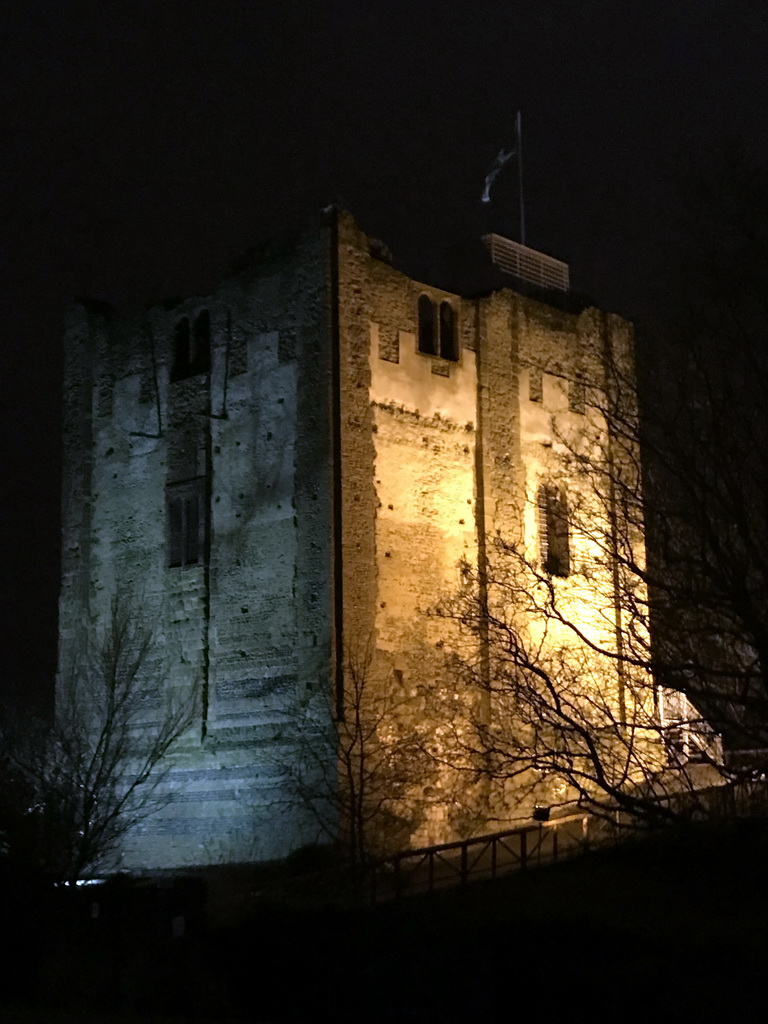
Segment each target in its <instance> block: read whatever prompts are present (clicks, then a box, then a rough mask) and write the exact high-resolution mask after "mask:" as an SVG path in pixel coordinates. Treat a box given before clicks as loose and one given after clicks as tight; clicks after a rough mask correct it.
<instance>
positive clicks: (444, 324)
mask: <svg viewBox="0 0 768 1024" xmlns="http://www.w3.org/2000/svg"><path fill="white" fill-rule="evenodd" d="M440 355H441V356H442V357H443V359H452V360H453V361H454V362H456V360H457V359H458V358H459V339H458V337H457V334H456V313H455V312H454V309H453V306H452V305H451V304H450V302H441V303H440Z"/></svg>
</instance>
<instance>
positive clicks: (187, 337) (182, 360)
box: [171, 309, 211, 380]
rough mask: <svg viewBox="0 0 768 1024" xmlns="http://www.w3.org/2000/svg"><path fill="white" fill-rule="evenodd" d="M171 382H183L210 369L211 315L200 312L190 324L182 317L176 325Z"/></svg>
mask: <svg viewBox="0 0 768 1024" xmlns="http://www.w3.org/2000/svg"><path fill="white" fill-rule="evenodd" d="M173 357H174V358H173V370H172V372H171V380H183V379H184V378H185V377H194V376H196V375H197V374H199V373H207V372H208V371H209V370H210V368H211V315H210V313H209V312H208V310H207V309H203V310H201V311H200V312H199V313H198V314H197V316H196V317H195V319H194V323H190V320H189V317H186V316H183V317H182V318H181V319H180V320H179V321H178V322H177V324H176V327H175V330H174V343H173Z"/></svg>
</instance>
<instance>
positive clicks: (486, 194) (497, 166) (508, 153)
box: [480, 111, 520, 203]
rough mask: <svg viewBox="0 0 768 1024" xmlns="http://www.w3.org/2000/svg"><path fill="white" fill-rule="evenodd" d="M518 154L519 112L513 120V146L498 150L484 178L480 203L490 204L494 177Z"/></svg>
mask: <svg viewBox="0 0 768 1024" xmlns="http://www.w3.org/2000/svg"><path fill="white" fill-rule="evenodd" d="M519 152H520V111H518V112H517V116H516V118H515V145H514V146H512V148H511V149H500V150H499V153H498V156H497V157H496V159H495V160H494V161H493V163H492V164H491V169H490V171H488V173H487V174H486V176H485V188H484V189H483V194H482V196H481V198H480V202H481V203H490V201H491V185H493V183H494V181H495V180H496V175H497V174H498V173H499V171H500V170H501V168H502V167H503V166H504V164H505V163H506V162H507V160H509V159H510V157H513V156H515V155H516V154H519Z"/></svg>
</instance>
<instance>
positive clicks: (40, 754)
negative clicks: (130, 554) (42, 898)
mask: <svg viewBox="0 0 768 1024" xmlns="http://www.w3.org/2000/svg"><path fill="white" fill-rule="evenodd" d="M154 653H155V652H154V642H153V637H152V634H151V632H150V631H148V630H146V629H145V628H143V627H142V626H141V625H140V624H139V621H138V616H137V612H136V609H135V608H134V607H132V606H131V605H130V604H129V603H128V602H127V601H125V600H121V599H120V598H119V597H115V598H114V600H113V601H112V603H111V606H110V614H109V618H108V621H107V623H106V625H105V626H104V628H103V630H102V631H101V632H100V633H99V634H98V635H96V636H95V638H94V641H93V643H92V645H91V647H90V648H89V649H88V650H86V651H84V652H82V654H81V657H80V660H79V663H78V664H77V665H76V666H74V667H73V668H72V670H71V672H70V673H69V674H68V675H67V676H66V677H65V678H62V679H61V680H60V682H59V687H58V692H57V704H56V714H55V718H54V721H53V723H52V724H51V725H48V724H45V723H42V722H39V721H28V720H26V721H18V720H17V721H15V722H11V721H10V720H8V718H6V722H5V725H4V729H3V736H2V742H3V749H2V755H3V768H4V775H5V779H4V789H5V797H6V804H9V805H10V808H9V810H10V816H11V818H12V820H13V821H14V822H15V825H16V835H17V838H18V840H19V842H20V843H22V844H23V845H24V846H25V851H24V852H25V855H26V856H27V857H31V858H32V859H33V860H34V861H35V862H36V863H37V865H38V866H39V868H40V869H41V870H42V871H44V872H45V873H46V874H47V875H48V876H49V877H52V878H54V879H57V880H63V881H69V882H74V881H75V880H77V879H78V878H81V877H83V875H85V874H87V873H89V872H92V871H94V870H97V869H101V868H104V867H107V868H108V867H109V864H110V858H111V856H112V855H113V854H114V853H115V852H116V850H117V848H118V847H119V844H120V842H121V840H122V839H123V838H124V837H125V835H126V834H127V833H128V832H129V831H130V829H131V828H132V827H133V826H134V825H136V824H137V822H139V821H141V820H142V819H144V818H146V817H147V816H148V815H150V814H151V813H153V812H154V811H155V810H156V809H157V808H158V807H159V806H161V805H162V804H163V802H164V799H165V798H164V797H163V795H162V782H163V780H164V778H165V776H166V774H167V771H168V768H169V764H170V762H169V755H170V754H171V752H172V749H173V747H174V745H175V744H176V743H177V742H178V741H179V740H180V739H181V737H182V736H183V735H184V733H185V732H186V731H187V730H188V729H189V728H190V727H191V726H192V724H193V722H194V718H195V710H196V705H197V698H196V691H195V688H194V687H193V688H191V689H190V691H189V692H188V693H186V694H183V695H178V694H173V693H170V692H167V691H166V687H165V679H164V676H163V674H162V672H160V671H157V672H156V673H153V672H152V671H151V670H152V665H153V661H154ZM9 842H10V844H11V845H12V844H13V835H11V836H10V837H9Z"/></svg>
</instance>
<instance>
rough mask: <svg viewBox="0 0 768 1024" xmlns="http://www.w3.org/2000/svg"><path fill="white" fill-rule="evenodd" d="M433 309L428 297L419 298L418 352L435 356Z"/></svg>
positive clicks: (421, 296)
mask: <svg viewBox="0 0 768 1024" xmlns="http://www.w3.org/2000/svg"><path fill="white" fill-rule="evenodd" d="M435 341H436V339H435V307H434V304H433V303H432V299H430V297H429V296H428V295H420V296H419V352H423V353H424V354H425V355H428V356H436V355H437V345H436V344H435Z"/></svg>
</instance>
